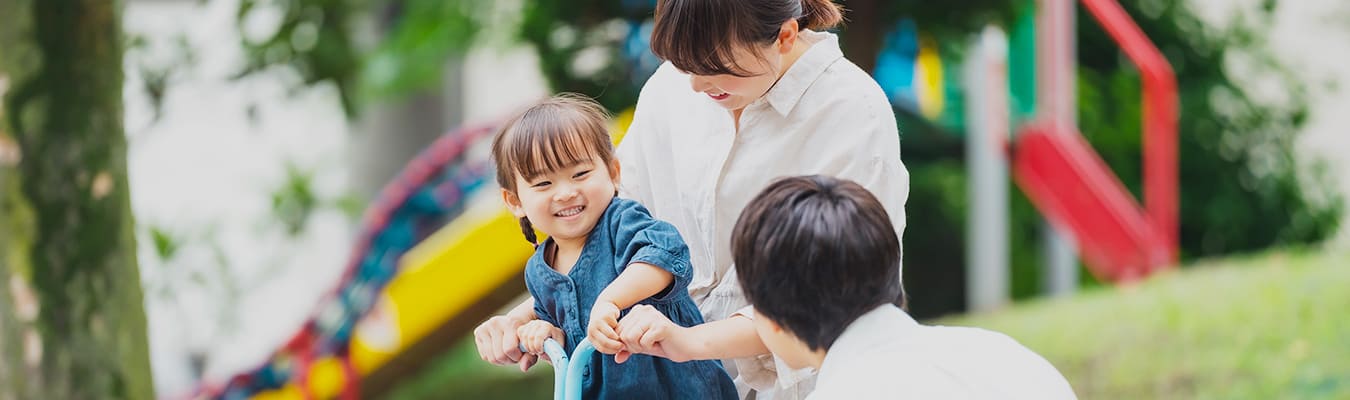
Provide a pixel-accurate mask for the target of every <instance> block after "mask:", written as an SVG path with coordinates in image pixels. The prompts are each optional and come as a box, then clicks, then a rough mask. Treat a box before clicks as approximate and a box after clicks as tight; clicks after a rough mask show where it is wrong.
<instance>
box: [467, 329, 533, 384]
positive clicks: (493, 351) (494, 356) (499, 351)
mask: <svg viewBox="0 0 1350 400" xmlns="http://www.w3.org/2000/svg"><path fill="white" fill-rule="evenodd" d="M522 325H525V321H522V320H520V319H517V318H511V317H508V316H505V315H498V316H494V317H492V318H488V320H487V321H484V322H483V323H482V324H480V325H478V327H477V328H475V329H474V330H473V341H474V344H476V345H478V356H479V358H482V359H483V361H487V362H490V363H493V364H496V365H511V364H517V363H519V364H520V370H521V371H525V370H529V369H530V366H531V365H534V362H535V358H536V357H534V356H533V355H526V354H524V353H521V351H520V342H519V338H518V337H517V335H516V330H517V329H519V328H520V327H521V326H522Z"/></svg>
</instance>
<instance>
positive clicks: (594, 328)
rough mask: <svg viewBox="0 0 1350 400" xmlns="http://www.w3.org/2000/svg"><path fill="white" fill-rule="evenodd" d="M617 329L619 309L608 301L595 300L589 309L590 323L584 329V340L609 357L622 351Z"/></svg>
mask: <svg viewBox="0 0 1350 400" xmlns="http://www.w3.org/2000/svg"><path fill="white" fill-rule="evenodd" d="M618 328H619V307H618V306H616V305H614V303H611V302H608V301H603V300H597V301H596V302H595V306H593V307H591V321H590V323H589V324H588V325H587V327H586V338H587V339H590V340H591V345H594V346H595V350H596V351H599V352H601V353H605V354H611V355H612V354H618V353H619V352H620V351H623V342H621V341H619V331H618ZM625 359H626V357H625Z"/></svg>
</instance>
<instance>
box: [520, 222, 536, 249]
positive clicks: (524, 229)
mask: <svg viewBox="0 0 1350 400" xmlns="http://www.w3.org/2000/svg"><path fill="white" fill-rule="evenodd" d="M520 233H524V234H525V240H528V241H530V244H532V245H535V246H539V239H538V238H537V237H535V236H534V225H533V224H530V219H529V218H527V217H520Z"/></svg>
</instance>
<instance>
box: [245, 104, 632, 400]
mask: <svg viewBox="0 0 1350 400" xmlns="http://www.w3.org/2000/svg"><path fill="white" fill-rule="evenodd" d="M632 118H633V111H632V110H631V109H630V110H628V111H625V112H623V113H621V114H619V115H617V116H616V117H615V120H614V121H613V124H612V126H611V130H610V132H611V133H612V134H613V138H614V141H615V143H618V142H619V140H621V139H622V138H623V134H624V133H625V132H626V130H627V128H628V124H630V123H631V122H632ZM488 190H495V189H488ZM533 253H534V249H533V248H532V247H531V246H530V245H529V243H528V242H526V241H525V240H524V238H523V237H522V236H521V233H520V224H519V223H518V222H517V221H516V219H515V218H514V217H512V216H511V214H510V213H508V212H506V211H505V209H504V208H503V207H501V206H500V205H498V206H495V207H484V208H479V209H477V210H475V209H474V208H473V207H469V208H467V209H466V210H465V212H464V214H463V215H461V216H460V217H459V218H456V219H455V220H454V221H452V222H451V223H449V224H447V225H446V226H445V227H444V228H441V230H439V231H437V232H436V233H435V234H433V235H431V237H428V238H427V239H426V240H424V241H422V243H420V244H418V245H417V247H415V248H413V249H412V250H410V251H408V253H407V254H404V256H403V259H402V260H401V261H400V264H401V266H402V268H401V269H400V271H399V273H398V275H397V276H395V277H394V278H393V279H392V280H391V281H390V282H389V284H388V285H386V286H385V288H384V290H382V291H381V292H380V299H379V300H378V301H377V302H376V304H375V307H374V308H373V309H372V310H371V312H370V314H368V315H366V316H365V318H363V319H362V320H361V321H360V323H358V325H357V327H356V332H355V334H354V335H353V337H352V346H351V360H352V364H353V366H354V367H355V369H356V372H357V373H358V374H360V375H361V379H360V381H359V382H360V389H361V392H362V394H365V395H375V394H378V393H382V392H385V391H387V390H388V389H389V388H390V387H391V386H392V385H393V382H395V381H396V380H397V379H398V378H399V377H401V376H403V375H406V374H407V373H409V372H410V371H411V370H412V369H415V368H417V367H419V366H420V365H421V364H423V363H425V362H426V361H428V360H430V359H432V358H434V357H435V356H437V355H439V354H440V353H442V352H444V351H445V350H448V348H449V346H451V345H453V344H454V343H455V341H456V340H457V339H459V338H462V337H463V336H464V335H467V334H470V333H471V331H472V330H473V328H474V327H476V326H477V325H478V323H480V322H482V321H483V320H484V319H486V318H487V317H488V316H490V315H491V314H492V313H494V312H496V311H498V310H500V309H502V308H503V307H505V306H506V305H507V303H508V302H510V301H511V300H513V299H516V298H518V297H519V295H520V294H521V293H523V291H524V289H525V283H524V279H522V273H523V271H524V267H525V262H526V261H527V260H528V259H529V257H530V255H532V254H533ZM344 383H345V378H344V373H343V368H342V365H341V363H340V361H339V360H337V359H335V358H324V359H319V360H315V362H314V364H313V366H312V369H311V370H310V379H309V386H310V387H309V388H308V389H309V390H308V392H309V393H310V394H311V396H305V395H304V394H303V393H301V392H300V388H299V387H298V386H297V382H295V381H292V382H290V383H288V384H287V385H286V386H285V387H283V388H281V389H277V390H272V391H267V392H262V393H259V394H258V395H256V396H254V397H253V398H254V399H257V400H273V399H304V398H307V397H310V398H319V399H325V398H332V397H336V396H338V395H339V394H340V393H341V391H342V388H343V386H344ZM362 397H363V398H364V397H368V396H362Z"/></svg>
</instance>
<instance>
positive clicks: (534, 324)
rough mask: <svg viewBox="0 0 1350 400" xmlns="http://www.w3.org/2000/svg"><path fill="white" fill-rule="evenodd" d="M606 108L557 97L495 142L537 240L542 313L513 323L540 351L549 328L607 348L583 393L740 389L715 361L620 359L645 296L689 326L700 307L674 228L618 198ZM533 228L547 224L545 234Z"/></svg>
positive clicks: (514, 200) (674, 394) (723, 394)
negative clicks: (626, 329)
mask: <svg viewBox="0 0 1350 400" xmlns="http://www.w3.org/2000/svg"><path fill="white" fill-rule="evenodd" d="M607 119H608V118H607V115H606V114H605V112H604V110H603V109H602V108H600V105H599V104H596V103H595V102H593V101H590V100H588V99H586V98H583V97H579V96H569V95H564V96H558V97H554V98H552V99H549V100H546V101H544V102H542V103H540V104H538V105H535V106H533V107H531V108H530V109H528V110H526V111H525V112H523V113H522V114H520V115H519V116H517V117H515V118H514V119H513V120H511V121H509V122H507V123H506V125H505V126H504V127H503V128H502V130H501V132H499V133H498V134H497V137H496V139H495V140H494V141H493V143H492V158H493V160H494V161H495V163H496V165H497V182H498V183H499V184H500V185H501V187H502V199H503V200H504V201H505V202H506V205H507V207H508V208H510V209H511V212H512V213H513V214H514V215H515V216H516V217H517V218H520V224H521V229H522V231H523V232H524V234H525V238H526V239H527V240H529V241H530V243H533V244H535V245H536V249H537V250H536V251H535V254H534V256H533V257H531V258H530V260H529V262H528V263H527V264H526V266H525V284H526V287H528V288H529V290H530V295H531V296H532V297H533V298H534V314H535V315H534V316H533V317H536V318H538V319H534V320H533V321H530V322H529V323H526V324H524V325H522V326H520V328H519V329H518V330H517V332H516V334H517V336H518V337H519V338H520V339H521V343H522V344H523V345H524V347H525V349H526V350H527V351H528V352H529V353H532V354H535V355H538V354H541V353H542V352H543V343H544V340H545V339H547V338H549V337H553V338H555V339H556V340H559V341H560V342H562V343H563V345H564V346H563V347H564V348H566V350H567V352H568V353H571V352H572V350H573V349H575V348H576V345H577V343H579V342H580V341H581V340H583V339H590V340H591V343H592V344H594V345H595V348H596V350H598V351H600V352H601V353H604V354H605V355H603V356H599V357H594V358H593V359H592V360H591V363H590V366H589V367H588V368H589V372H588V374H587V375H586V379H585V381H584V382H583V393H584V394H583V397H585V398H588V399H595V398H641V399H677V398H678V399H689V398H697V399H735V398H736V397H737V394H736V389H735V386H734V385H733V384H732V381H731V378H730V377H729V376H728V375H727V373H726V371H725V370H723V369H722V366H721V365H720V364H719V363H718V362H716V361H694V362H687V363H676V362H673V361H670V360H667V359H663V358H656V357H652V356H648V355H635V356H632V357H631V358H628V359H627V360H626V362H625V363H624V364H622V365H619V364H616V363H615V361H614V356H613V355H614V354H617V353H619V352H621V351H622V350H623V344H622V343H621V342H620V341H619V340H620V339H619V335H618V332H617V328H618V325H619V322H618V321H619V318H620V316H621V315H622V314H623V313H625V311H621V310H627V309H628V308H629V307H632V306H633V305H635V304H645V305H649V306H651V307H654V308H655V309H657V310H659V311H660V312H661V313H662V314H664V315H665V316H667V317H668V318H670V319H671V320H672V321H674V322H675V323H678V324H680V325H683V326H691V325H697V324H701V323H703V317H702V315H701V314H700V313H699V311H698V307H696V306H695V305H694V301H693V300H692V299H691V298H690V297H689V293H688V291H687V287H688V285H689V280H690V278H691V277H692V275H693V271H692V267H691V266H690V264H689V249H688V247H686V246H685V244H684V241H683V240H682V239H681V238H680V234H679V232H677V231H676V230H675V227H674V226H672V225H670V224H669V223H666V222H663V221H659V220H656V219H655V218H652V216H651V214H650V213H648V212H647V209H646V208H644V207H643V206H642V205H641V204H638V203H637V202H634V201H632V200H628V199H622V198H618V197H616V194H617V193H618V181H619V162H618V160H616V159H615V157H614V150H613V146H612V145H611V144H610V138H609V132H608V131H606V128H605V125H606V122H607ZM535 229H538V230H539V231H542V232H544V233H545V234H547V235H548V239H547V240H545V241H544V242H543V243H542V244H541V243H538V242H537V240H536V238H535V235H534V230H535ZM625 356H627V355H626V354H625Z"/></svg>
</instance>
